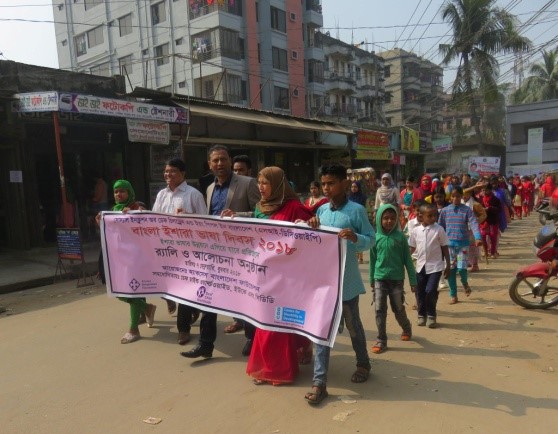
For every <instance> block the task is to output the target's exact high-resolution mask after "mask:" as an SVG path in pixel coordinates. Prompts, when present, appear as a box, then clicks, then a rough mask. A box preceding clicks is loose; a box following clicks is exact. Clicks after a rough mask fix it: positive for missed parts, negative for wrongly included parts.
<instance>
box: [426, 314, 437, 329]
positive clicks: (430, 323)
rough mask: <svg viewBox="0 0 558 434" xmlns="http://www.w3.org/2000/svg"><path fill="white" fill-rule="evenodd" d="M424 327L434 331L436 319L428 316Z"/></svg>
mask: <svg viewBox="0 0 558 434" xmlns="http://www.w3.org/2000/svg"><path fill="white" fill-rule="evenodd" d="M426 327H428V328H429V329H435V328H436V327H438V324H437V323H436V318H435V317H433V316H429V317H428V319H427V320H426Z"/></svg>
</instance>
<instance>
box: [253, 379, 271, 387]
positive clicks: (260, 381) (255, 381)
mask: <svg viewBox="0 0 558 434" xmlns="http://www.w3.org/2000/svg"><path fill="white" fill-rule="evenodd" d="M252 383H254V384H255V385H256V386H261V385H263V384H267V381H265V380H259V379H258V378H254V379H253V380H252Z"/></svg>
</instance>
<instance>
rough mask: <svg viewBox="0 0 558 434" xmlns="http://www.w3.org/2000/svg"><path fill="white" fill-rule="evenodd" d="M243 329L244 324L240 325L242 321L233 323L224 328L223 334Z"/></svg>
mask: <svg viewBox="0 0 558 434" xmlns="http://www.w3.org/2000/svg"><path fill="white" fill-rule="evenodd" d="M243 329H244V324H242V321H234V322H233V323H232V324H229V325H228V326H226V327H225V330H224V332H225V333H227V334H230V333H236V332H239V331H240V330H243Z"/></svg>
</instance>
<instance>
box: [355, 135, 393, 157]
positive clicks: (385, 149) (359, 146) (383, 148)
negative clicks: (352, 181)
mask: <svg viewBox="0 0 558 434" xmlns="http://www.w3.org/2000/svg"><path fill="white" fill-rule="evenodd" d="M355 148H356V155H355V159H356V160H391V152H390V150H389V136H388V134H387V133H382V132H379V131H371V130H358V131H357V134H356V146H355Z"/></svg>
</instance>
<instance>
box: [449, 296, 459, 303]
mask: <svg viewBox="0 0 558 434" xmlns="http://www.w3.org/2000/svg"><path fill="white" fill-rule="evenodd" d="M458 301H459V300H457V297H450V301H449V304H456V303H457V302H458Z"/></svg>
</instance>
